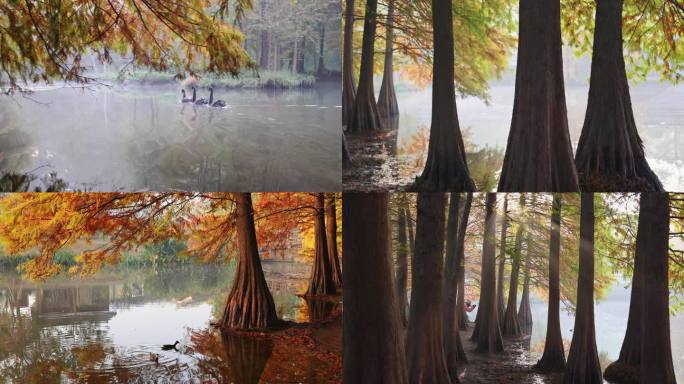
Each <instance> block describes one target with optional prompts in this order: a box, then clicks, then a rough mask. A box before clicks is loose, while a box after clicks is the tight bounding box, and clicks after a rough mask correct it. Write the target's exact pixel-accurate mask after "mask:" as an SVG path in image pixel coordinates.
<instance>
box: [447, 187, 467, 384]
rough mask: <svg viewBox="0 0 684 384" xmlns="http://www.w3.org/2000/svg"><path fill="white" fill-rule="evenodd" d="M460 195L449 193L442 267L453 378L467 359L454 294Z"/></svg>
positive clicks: (455, 293)
mask: <svg viewBox="0 0 684 384" xmlns="http://www.w3.org/2000/svg"><path fill="white" fill-rule="evenodd" d="M460 203H461V196H460V195H459V194H458V193H451V198H450V199H449V216H448V219H447V228H446V260H445V268H444V323H443V324H444V351H445V356H446V361H447V368H448V370H449V376H450V377H451V378H452V379H453V378H455V377H457V376H458V371H457V368H458V367H457V365H456V363H457V362H459V361H467V360H468V359H467V358H466V354H465V351H464V350H463V345H462V344H461V337H460V334H459V329H458V326H457V324H456V312H457V311H458V310H459V308H458V307H457V306H456V300H457V298H456V296H457V288H458V277H457V273H458V264H457V263H458V257H457V255H456V252H458V241H459V239H458V227H459V217H458V215H459V208H460Z"/></svg>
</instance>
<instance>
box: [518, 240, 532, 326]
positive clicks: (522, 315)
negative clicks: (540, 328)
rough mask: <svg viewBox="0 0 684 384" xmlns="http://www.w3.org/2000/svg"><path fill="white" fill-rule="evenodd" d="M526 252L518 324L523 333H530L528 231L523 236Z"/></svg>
mask: <svg viewBox="0 0 684 384" xmlns="http://www.w3.org/2000/svg"><path fill="white" fill-rule="evenodd" d="M525 244H526V245H527V253H526V254H525V271H524V273H523V275H524V280H523V293H522V299H521V300H520V307H519V308H518V324H519V325H520V332H522V334H523V335H529V334H531V333H532V309H531V308H530V257H531V255H530V244H531V243H530V233H529V232H528V233H527V237H526V238H525Z"/></svg>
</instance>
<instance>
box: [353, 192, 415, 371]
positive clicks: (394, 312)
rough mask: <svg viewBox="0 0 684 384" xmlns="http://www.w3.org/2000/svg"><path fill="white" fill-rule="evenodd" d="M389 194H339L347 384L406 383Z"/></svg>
mask: <svg viewBox="0 0 684 384" xmlns="http://www.w3.org/2000/svg"><path fill="white" fill-rule="evenodd" d="M388 200H389V198H388V195H387V193H346V192H345V193H344V194H343V195H342V222H343V223H344V225H343V226H342V237H343V239H344V243H345V244H344V247H343V248H342V263H344V271H345V274H346V275H345V276H347V278H346V281H347V286H346V287H345V289H344V290H343V298H342V300H343V302H344V306H345V308H344V309H345V310H344V314H343V317H342V324H343V332H342V339H343V342H342V358H343V361H344V364H343V365H342V369H343V375H342V377H343V382H344V383H345V384H357V383H361V384H375V383H397V384H407V383H408V378H407V374H406V360H405V355H404V342H403V337H402V335H401V322H400V320H399V309H398V306H397V295H396V292H397V291H396V289H395V285H394V276H393V274H392V251H391V245H390V244H391V243H390V224H389V212H388Z"/></svg>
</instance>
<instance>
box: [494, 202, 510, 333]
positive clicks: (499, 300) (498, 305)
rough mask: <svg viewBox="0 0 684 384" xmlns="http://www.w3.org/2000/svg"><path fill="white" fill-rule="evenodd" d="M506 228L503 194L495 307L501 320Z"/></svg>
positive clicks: (506, 204) (506, 210)
mask: <svg viewBox="0 0 684 384" xmlns="http://www.w3.org/2000/svg"><path fill="white" fill-rule="evenodd" d="M507 230H508V194H504V206H503V216H502V217H501V243H500V245H499V252H500V253H499V269H498V275H497V278H496V308H497V311H498V312H499V319H501V320H502V321H503V318H504V313H505V312H506V307H505V306H504V294H503V293H504V269H505V266H506V231H507Z"/></svg>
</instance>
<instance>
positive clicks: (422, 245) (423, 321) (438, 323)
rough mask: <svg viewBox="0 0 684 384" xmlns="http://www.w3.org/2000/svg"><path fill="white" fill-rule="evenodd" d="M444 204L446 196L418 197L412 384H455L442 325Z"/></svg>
mask: <svg viewBox="0 0 684 384" xmlns="http://www.w3.org/2000/svg"><path fill="white" fill-rule="evenodd" d="M445 204H446V195H445V194H444V193H419V194H418V214H417V223H416V253H415V254H414V255H413V262H412V263H411V276H412V279H411V305H410V310H409V326H408V332H407V336H406V360H407V363H408V371H409V382H410V383H412V384H420V383H444V384H449V383H452V382H453V381H452V380H451V379H450V377H449V371H448V369H447V364H446V356H445V353H444V336H443V324H442V321H443V318H442V313H443V291H442V289H443V284H444V282H443V279H444V268H443V267H444V259H443V253H444V208H445ZM457 380H458V379H457Z"/></svg>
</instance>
